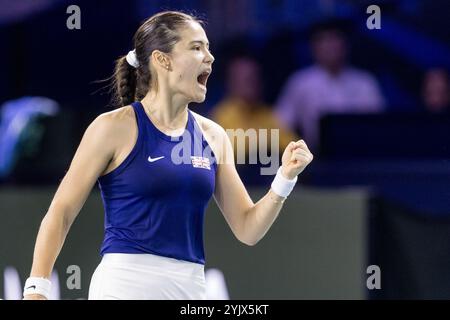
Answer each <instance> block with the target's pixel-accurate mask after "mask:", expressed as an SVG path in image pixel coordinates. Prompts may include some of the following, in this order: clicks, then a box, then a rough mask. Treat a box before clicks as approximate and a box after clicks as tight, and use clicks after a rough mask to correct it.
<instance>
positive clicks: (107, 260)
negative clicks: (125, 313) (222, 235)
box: [89, 253, 206, 300]
mask: <svg viewBox="0 0 450 320" xmlns="http://www.w3.org/2000/svg"><path fill="white" fill-rule="evenodd" d="M109 299H116V300H204V299H206V282H205V273H204V266H203V265H202V264H198V263H193V262H189V261H184V260H177V259H173V258H167V257H162V256H158V255H153V254H128V253H107V254H105V255H103V259H102V261H101V262H100V264H99V265H98V267H97V269H96V270H95V272H94V274H93V275H92V279H91V284H90V287H89V300H109Z"/></svg>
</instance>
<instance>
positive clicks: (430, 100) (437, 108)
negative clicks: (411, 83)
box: [422, 68, 450, 113]
mask: <svg viewBox="0 0 450 320" xmlns="http://www.w3.org/2000/svg"><path fill="white" fill-rule="evenodd" d="M422 97H423V105H424V107H425V111H427V112H431V113H442V112H449V111H450V83H449V79H448V73H447V71H446V70H445V69H443V68H435V69H430V70H428V71H427V72H426V73H425V77H424V79H423V84H422Z"/></svg>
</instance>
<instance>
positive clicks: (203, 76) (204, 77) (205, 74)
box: [197, 69, 211, 90]
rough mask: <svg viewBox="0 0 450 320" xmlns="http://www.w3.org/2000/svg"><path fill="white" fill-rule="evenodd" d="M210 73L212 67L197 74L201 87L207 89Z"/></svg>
mask: <svg viewBox="0 0 450 320" xmlns="http://www.w3.org/2000/svg"><path fill="white" fill-rule="evenodd" d="M210 74H211V69H207V70H205V71H203V72H202V73H200V74H199V75H198V76H197V82H198V84H199V85H200V87H201V88H202V89H204V90H206V83H207V81H208V77H209V75H210Z"/></svg>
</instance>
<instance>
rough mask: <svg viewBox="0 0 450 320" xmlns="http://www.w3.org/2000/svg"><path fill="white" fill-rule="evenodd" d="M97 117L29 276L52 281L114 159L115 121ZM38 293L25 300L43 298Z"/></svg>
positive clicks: (52, 210)
mask: <svg viewBox="0 0 450 320" xmlns="http://www.w3.org/2000/svg"><path fill="white" fill-rule="evenodd" d="M114 118H115V117H113V116H111V115H110V114H109V113H105V114H102V115H100V116H98V117H97V118H96V119H95V120H94V121H93V122H92V123H91V124H90V125H89V126H88V128H87V129H86V131H85V133H84V135H83V138H82V139H81V142H80V145H79V146H78V149H77V151H76V153H75V155H74V158H73V160H72V162H71V164H70V167H69V170H68V171H67V173H66V174H65V176H64V178H63V180H62V181H61V183H60V185H59V187H58V189H57V191H56V193H55V195H54V197H53V200H52V202H51V204H50V207H49V209H48V211H47V213H46V215H45V217H44V219H43V220H42V222H41V225H40V228H39V232H38V235H37V239H36V244H35V248H34V255H33V266H32V269H31V274H30V277H39V278H47V279H48V278H50V275H51V272H52V269H53V265H54V263H55V261H56V258H57V257H58V255H59V252H60V251H61V248H62V246H63V244H64V240H65V238H66V235H67V233H68V231H69V229H70V226H71V225H72V223H73V221H74V220H75V218H76V217H77V215H78V213H79V212H80V210H81V208H82V207H83V205H84V203H85V201H86V199H87V197H88V195H89V193H90V191H91V189H92V187H93V185H94V184H95V182H96V180H97V178H98V177H99V176H100V175H101V174H102V172H103V171H104V170H105V168H106V167H107V166H108V163H109V162H110V161H111V159H112V158H113V156H114V153H115V150H116V146H115V144H116V143H117V140H116V139H115V135H116V134H117V131H118V130H114V121H115V119H114ZM42 298H44V297H43V296H42V295H39V294H30V295H26V296H25V299H42Z"/></svg>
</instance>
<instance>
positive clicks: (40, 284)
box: [23, 277, 52, 300]
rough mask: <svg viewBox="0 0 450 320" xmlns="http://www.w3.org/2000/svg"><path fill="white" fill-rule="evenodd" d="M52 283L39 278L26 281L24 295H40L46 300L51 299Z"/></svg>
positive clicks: (30, 278)
mask: <svg viewBox="0 0 450 320" xmlns="http://www.w3.org/2000/svg"><path fill="white" fill-rule="evenodd" d="M51 287H52V283H51V282H50V280H48V279H45V278H38V277H29V278H28V279H27V281H25V286H24V289H23V295H24V296H25V295H27V294H40V295H42V296H44V297H45V298H47V300H48V299H50V290H51Z"/></svg>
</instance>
